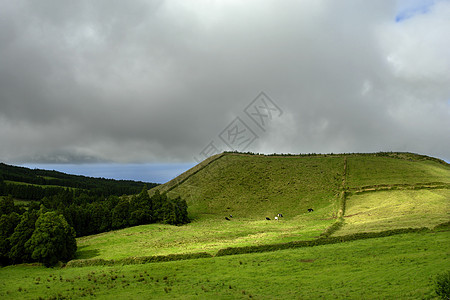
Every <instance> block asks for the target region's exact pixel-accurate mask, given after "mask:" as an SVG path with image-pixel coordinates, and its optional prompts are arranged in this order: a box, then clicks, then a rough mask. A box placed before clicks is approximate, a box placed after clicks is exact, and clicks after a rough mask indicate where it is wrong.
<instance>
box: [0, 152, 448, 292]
mask: <svg viewBox="0 0 450 300" xmlns="http://www.w3.org/2000/svg"><path fill="white" fill-rule="evenodd" d="M156 191H160V192H166V193H167V194H168V195H169V197H171V198H173V197H176V196H181V197H182V198H183V199H185V200H186V201H187V203H188V212H189V215H190V217H191V219H192V222H191V223H189V224H186V225H183V226H171V225H166V224H148V225H141V226H135V227H130V228H126V229H121V230H116V231H111V232H106V233H101V234H97V235H91V236H85V237H81V238H78V239H77V243H78V251H77V254H76V259H75V260H72V261H70V262H68V264H67V266H66V267H65V268H61V269H58V268H55V269H47V268H44V267H40V266H29V265H19V266H9V267H5V268H3V269H0V297H1V298H5V299H17V298H25V299H27V298H30V299H33V298H37V297H43V298H52V299H58V298H61V299H63V298H79V297H98V298H104V299H110V298H111V297H116V298H117V299H125V298H126V299H140V298H157V299H205V298H208V299H209V298H214V299H249V298H256V299H274V298H276V299H277V298H286V299H317V298H326V299H380V298H381V299H404V298H406V299H422V298H424V299H435V298H436V297H437V294H436V293H435V283H434V282H435V279H436V278H437V276H438V275H439V274H443V273H444V272H446V271H448V270H450V269H449V268H450V263H449V262H450V260H449V259H448V257H449V252H448V247H446V246H447V245H448V241H449V238H450V236H449V221H450V166H449V165H448V164H446V163H445V162H443V161H440V160H438V159H435V158H431V157H426V156H422V155H416V154H411V153H377V154H339V155H298V156H293V155H286V156H275V155H273V156H263V155H249V154H238V153H224V154H219V155H216V156H213V157H210V158H209V159H207V160H206V161H204V162H202V163H201V164H199V165H197V166H195V167H194V168H192V169H190V170H188V171H186V172H185V173H183V174H182V175H180V176H179V177H177V178H175V179H174V180H171V181H170V182H168V183H166V184H163V185H159V186H157V187H155V188H153V189H151V190H150V191H149V193H150V194H151V195H153V194H154V193H155V192H156ZM309 208H312V209H313V211H312V212H308V209H309ZM277 213H282V214H283V216H284V217H283V218H280V219H279V220H278V221H276V220H274V217H275V216H276V214H277ZM230 215H232V216H233V217H231V216H230ZM225 217H227V218H228V219H229V220H226V219H225ZM266 217H269V218H270V220H266ZM425 227H426V228H425ZM407 228H416V229H407ZM427 228H429V229H427ZM276 250H278V251H276ZM259 252H262V253H259ZM238 253H246V254H238ZM188 255H190V256H188ZM190 258H197V259H190ZM177 259H180V261H167V262H165V261H166V260H177ZM149 262H157V263H149Z"/></svg>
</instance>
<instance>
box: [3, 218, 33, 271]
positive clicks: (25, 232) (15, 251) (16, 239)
mask: <svg viewBox="0 0 450 300" xmlns="http://www.w3.org/2000/svg"><path fill="white" fill-rule="evenodd" d="M37 218H38V212H37V211H36V210H29V211H27V212H25V213H24V214H23V215H22V218H21V220H20V223H19V224H18V225H17V226H16V228H15V230H14V233H13V234H12V235H11V237H10V238H9V241H10V244H11V250H10V251H9V258H10V259H11V261H12V263H14V264H16V263H21V262H29V261H32V259H31V251H30V249H28V248H26V247H25V244H26V242H27V241H28V240H29V239H30V238H31V236H32V235H33V232H34V229H35V224H36V220H37Z"/></svg>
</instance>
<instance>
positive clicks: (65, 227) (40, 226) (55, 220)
mask: <svg viewBox="0 0 450 300" xmlns="http://www.w3.org/2000/svg"><path fill="white" fill-rule="evenodd" d="M25 247H27V248H28V250H29V251H30V252H31V257H32V258H33V259H35V260H37V261H39V262H42V263H44V264H45V265H47V266H51V265H54V264H56V263H57V262H58V261H68V260H70V259H72V258H73V257H74V255H75V252H76V250H77V245H76V240H75V231H74V229H73V228H72V227H70V226H69V224H68V223H67V221H66V220H65V219H64V217H63V216H62V215H58V214H57V213H56V212H47V213H44V214H41V215H40V216H39V218H38V219H37V221H36V228H35V230H34V232H33V234H32V236H31V238H30V239H29V240H28V242H26V244H25Z"/></svg>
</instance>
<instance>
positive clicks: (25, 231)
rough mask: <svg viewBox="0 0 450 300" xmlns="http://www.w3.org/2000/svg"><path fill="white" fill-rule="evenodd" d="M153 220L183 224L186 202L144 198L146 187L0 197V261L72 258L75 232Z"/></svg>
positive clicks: (87, 232) (162, 197)
mask: <svg viewBox="0 0 450 300" xmlns="http://www.w3.org/2000/svg"><path fill="white" fill-rule="evenodd" d="M156 222H158V223H165V224H172V225H181V224H186V223H188V222H189V218H188V215H187V203H186V201H184V200H182V199H181V198H180V197H178V198H175V199H170V198H168V197H167V195H166V194H160V193H159V192H156V193H155V194H154V195H153V196H152V197H150V196H149V194H148V191H147V187H146V186H144V188H143V189H142V191H141V192H140V193H139V194H138V195H134V196H122V197H118V196H115V195H112V196H109V197H107V198H104V197H102V198H100V197H99V196H96V195H88V194H76V193H75V192H74V190H71V189H64V190H63V191H61V192H60V193H58V194H57V195H53V196H49V197H43V198H42V199H41V200H40V201H32V202H30V203H29V205H28V206H23V205H15V204H14V200H13V197H12V196H11V195H9V196H7V197H0V264H1V265H7V264H17V263H24V262H41V263H44V264H45V265H54V264H55V263H57V262H58V261H68V260H70V259H73V258H74V256H75V252H76V249H77V246H76V240H75V237H76V236H77V237H80V236H85V235H90V234H96V233H101V232H106V231H110V230H114V229H121V228H126V227H129V226H136V225H142V224H149V223H156Z"/></svg>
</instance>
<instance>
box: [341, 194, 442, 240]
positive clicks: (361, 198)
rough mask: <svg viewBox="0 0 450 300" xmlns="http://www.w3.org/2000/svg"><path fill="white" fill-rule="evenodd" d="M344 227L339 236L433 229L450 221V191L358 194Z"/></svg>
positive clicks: (348, 207) (349, 202)
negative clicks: (401, 229)
mask: <svg viewBox="0 0 450 300" xmlns="http://www.w3.org/2000/svg"><path fill="white" fill-rule="evenodd" d="M344 219H345V223H344V226H343V227H342V228H341V229H340V230H339V231H337V232H336V233H335V235H347V234H352V233H355V232H376V231H383V230H386V229H396V228H408V227H412V228H414V227H429V228H432V227H434V226H436V225H438V224H441V223H444V222H448V221H449V220H450V190H448V189H421V190H398V191H377V192H369V193H362V194H357V195H353V196H351V197H349V198H348V199H347V201H346V210H345V215H344Z"/></svg>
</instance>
